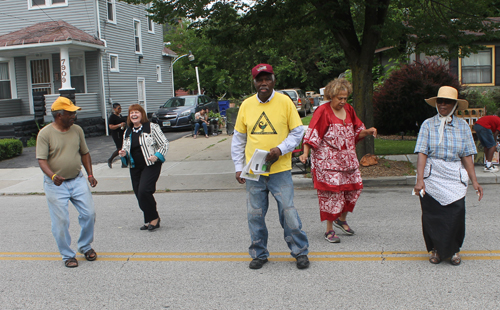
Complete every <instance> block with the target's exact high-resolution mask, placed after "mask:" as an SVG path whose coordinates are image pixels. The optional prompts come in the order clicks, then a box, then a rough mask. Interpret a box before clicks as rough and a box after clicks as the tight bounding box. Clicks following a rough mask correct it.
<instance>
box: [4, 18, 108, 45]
mask: <svg viewBox="0 0 500 310" xmlns="http://www.w3.org/2000/svg"><path fill="white" fill-rule="evenodd" d="M70 40H73V41H80V42H85V43H91V44H97V45H102V46H104V42H103V41H101V40H99V39H97V38H95V37H94V36H92V35H90V34H88V33H86V32H85V31H83V30H80V29H78V28H76V27H75V26H72V25H70V24H68V23H67V22H65V21H63V20H58V21H51V22H43V23H38V24H35V25H32V26H29V27H25V28H23V29H20V30H17V31H14V32H11V33H8V34H4V35H2V36H0V47H4V46H13V45H23V44H36V43H48V42H62V41H70Z"/></svg>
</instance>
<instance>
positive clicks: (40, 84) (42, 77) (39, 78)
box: [29, 58, 53, 113]
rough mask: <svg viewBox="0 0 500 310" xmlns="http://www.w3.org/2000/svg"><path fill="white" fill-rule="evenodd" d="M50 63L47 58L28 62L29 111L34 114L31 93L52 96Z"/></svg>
mask: <svg viewBox="0 0 500 310" xmlns="http://www.w3.org/2000/svg"><path fill="white" fill-rule="evenodd" d="M51 73H52V70H51V61H50V59H49V58H42V59H31V60H29V77H30V79H29V82H30V84H31V85H30V86H31V92H30V94H29V98H30V110H31V113H34V104H33V93H35V92H42V93H45V94H47V95H49V94H52V89H53V85H52V78H51Z"/></svg>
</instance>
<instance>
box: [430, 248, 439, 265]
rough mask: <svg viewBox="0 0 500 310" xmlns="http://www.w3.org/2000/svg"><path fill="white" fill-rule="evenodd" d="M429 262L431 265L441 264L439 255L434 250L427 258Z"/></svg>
mask: <svg viewBox="0 0 500 310" xmlns="http://www.w3.org/2000/svg"><path fill="white" fill-rule="evenodd" d="M429 262H431V264H439V263H440V262H441V259H440V258H439V255H438V253H437V251H436V250H432V251H431V257H429Z"/></svg>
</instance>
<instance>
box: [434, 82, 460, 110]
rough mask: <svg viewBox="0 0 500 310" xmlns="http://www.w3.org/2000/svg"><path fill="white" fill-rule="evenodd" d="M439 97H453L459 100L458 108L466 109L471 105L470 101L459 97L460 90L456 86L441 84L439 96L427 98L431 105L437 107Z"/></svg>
mask: <svg viewBox="0 0 500 310" xmlns="http://www.w3.org/2000/svg"><path fill="white" fill-rule="evenodd" d="M437 98H445V99H452V100H456V101H458V106H457V110H465V109H467V108H468V107H469V102H467V100H464V99H458V91H457V90H456V89H455V88H454V87H450V86H441V87H440V88H439V91H438V95H437V97H432V98H429V99H425V102H427V103H428V104H429V105H430V106H431V107H436V100H437Z"/></svg>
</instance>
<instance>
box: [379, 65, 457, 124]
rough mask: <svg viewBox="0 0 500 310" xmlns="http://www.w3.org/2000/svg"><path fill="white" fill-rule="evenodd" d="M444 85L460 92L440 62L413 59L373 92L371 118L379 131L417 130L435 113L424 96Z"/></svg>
mask: <svg viewBox="0 0 500 310" xmlns="http://www.w3.org/2000/svg"><path fill="white" fill-rule="evenodd" d="M445 85H446V86H452V87H455V88H456V89H458V91H459V92H460V91H461V88H460V84H459V82H458V79H457V77H456V76H454V75H452V74H451V73H450V71H449V68H448V67H447V66H446V65H444V64H442V63H439V62H427V63H420V62H414V63H412V64H408V65H404V66H402V67H401V69H399V70H396V71H393V72H392V74H391V75H390V76H389V78H388V79H387V80H385V81H384V83H383V85H382V86H380V87H379V88H377V89H375V90H374V92H373V105H374V107H373V108H374V121H375V127H376V128H377V130H378V132H379V133H381V134H399V133H400V132H405V133H413V132H418V131H419V129H420V125H421V124H422V123H423V122H424V120H426V119H427V118H429V117H432V116H434V115H436V113H437V112H436V109H435V108H433V107H431V106H429V105H428V104H427V103H426V102H425V101H424V99H426V98H430V97H435V96H436V95H437V92H438V90H439V88H440V87H441V86H445ZM459 97H460V98H463V97H462V96H459Z"/></svg>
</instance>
